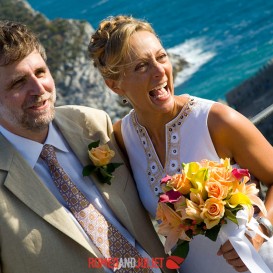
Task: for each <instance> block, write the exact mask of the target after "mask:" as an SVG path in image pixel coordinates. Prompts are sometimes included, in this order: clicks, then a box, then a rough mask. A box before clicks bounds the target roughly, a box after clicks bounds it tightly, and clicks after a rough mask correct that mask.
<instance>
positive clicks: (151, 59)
mask: <svg viewBox="0 0 273 273" xmlns="http://www.w3.org/2000/svg"><path fill="white" fill-rule="evenodd" d="M117 37H118V38H119V39H117ZM88 50H89V54H90V57H91V59H92V60H93V62H94V64H95V66H96V67H97V68H98V69H99V71H100V72H101V74H102V76H103V77H104V80H105V83H106V84H107V85H108V86H109V87H110V88H111V89H112V91H113V92H115V93H117V94H119V95H121V96H123V97H126V99H127V100H128V101H129V102H130V103H131V105H132V106H133V110H132V111H131V112H130V113H129V114H128V115H127V116H125V117H124V118H123V119H122V120H120V121H118V122H117V123H116V124H115V125H114V129H115V136H116V139H117V141H118V143H119V145H120V147H121V149H122V150H123V151H124V154H125V155H127V156H128V158H129V161H130V164H131V168H132V171H133V174H134V178H135V181H136V184H137V187H138V191H139V195H140V197H141V200H142V203H143V205H144V206H145V208H146V209H147V211H148V212H149V213H150V215H151V217H152V218H155V215H156V208H157V203H158V194H159V193H160V181H161V179H162V178H163V177H165V176H166V175H167V174H168V175H175V174H176V173H179V172H181V168H182V166H181V164H182V163H189V162H193V161H201V160H203V159H207V160H213V161H216V162H219V161H220V160H221V158H223V159H225V158H230V162H231V164H238V165H239V166H240V167H241V168H245V169H248V170H249V171H250V173H251V174H252V175H254V176H255V177H257V178H258V179H259V180H261V181H263V182H264V183H265V184H266V185H267V186H269V187H271V185H272V183H273V180H272V177H273V166H272V164H271V163H270V162H271V159H272V157H273V148H272V146H271V145H270V144H269V143H268V142H267V141H266V139H265V138H264V137H263V136H262V135H261V133H260V132H259V131H258V130H257V129H256V128H255V127H254V126H253V124H252V123H251V122H250V121H249V120H248V119H247V118H245V117H244V116H242V115H241V114H240V113H238V112H236V111H234V110H233V109H232V108H230V107H228V106H226V105H224V104H221V103H216V102H214V101H211V100H206V99H201V98H199V97H195V96H191V95H189V94H183V95H181V96H175V95H174V94H175V92H174V84H173V74H172V65H171V62H170V60H169V57H168V55H167V53H166V50H165V49H164V48H163V46H162V44H161V42H160V40H159V38H158V37H157V35H156V34H155V32H154V30H153V29H152V28H151V26H150V25H149V24H148V23H147V22H145V21H143V20H138V19H135V18H133V17H130V16H116V17H111V18H107V19H105V20H103V21H102V22H101V24H100V25H99V28H98V29H97V30H96V32H95V33H94V34H93V35H92V37H91V40H90V43H89V47H88ZM265 205H266V208H267V210H268V216H267V217H268V219H269V220H270V221H271V222H272V223H273V210H272V207H273V191H272V190H270V191H268V196H267V199H266V203H265ZM251 241H252V243H253V245H254V246H255V248H256V249H257V250H259V248H260V247H261V245H262V243H263V238H262V237H260V236H259V235H256V236H255V237H253V238H252V239H251ZM190 249H191V250H190V253H189V255H188V256H187V258H186V260H185V262H184V263H183V265H182V271H183V272H184V273H185V272H186V273H188V272H205V273H206V272H210V273H218V272H222V273H232V272H235V271H239V272H243V271H247V265H245V264H244V263H243V262H242V260H241V259H240V257H239V256H238V254H237V253H236V251H235V250H234V249H233V247H232V245H231V243H230V242H229V241H227V242H225V243H224V244H221V242H220V240H217V241H216V242H211V241H210V240H209V239H207V238H205V237H201V238H199V237H198V236H197V237H196V238H195V240H193V242H191V243H190ZM207 249H211V251H207ZM219 249H221V251H219V252H218V250H219ZM217 252H218V254H219V256H218V255H217ZM200 257H202V259H200ZM225 261H226V262H225Z"/></svg>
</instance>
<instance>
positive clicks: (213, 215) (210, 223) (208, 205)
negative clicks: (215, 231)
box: [201, 197, 225, 229]
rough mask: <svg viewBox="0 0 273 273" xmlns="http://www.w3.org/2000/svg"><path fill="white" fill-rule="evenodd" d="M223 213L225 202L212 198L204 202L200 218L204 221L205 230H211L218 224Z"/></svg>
mask: <svg viewBox="0 0 273 273" xmlns="http://www.w3.org/2000/svg"><path fill="white" fill-rule="evenodd" d="M224 213H225V201H222V200H219V199H217V198H214V197H212V198H209V199H207V200H206V202H205V204H204V208H203V211H202V213H201V217H202V218H203V219H204V222H205V224H206V226H207V228H208V229H211V228H213V227H214V226H216V225H218V224H219V222H220V220H221V218H222V217H223V216H224Z"/></svg>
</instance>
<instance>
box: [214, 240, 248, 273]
mask: <svg viewBox="0 0 273 273" xmlns="http://www.w3.org/2000/svg"><path fill="white" fill-rule="evenodd" d="M217 255H218V256H221V255H223V257H224V259H225V260H226V262H227V263H228V264H230V265H231V266H232V267H233V268H234V269H235V270H236V271H237V272H245V271H248V268H247V267H246V266H245V264H244V263H243V261H242V260H241V258H240V257H239V255H238V254H237V252H236V251H235V249H234V248H233V246H232V244H231V243H230V241H226V242H225V243H224V244H223V245H222V246H221V247H220V249H219V250H218V252H217Z"/></svg>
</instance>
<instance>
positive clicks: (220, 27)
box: [29, 0, 273, 100]
mask: <svg viewBox="0 0 273 273" xmlns="http://www.w3.org/2000/svg"><path fill="white" fill-rule="evenodd" d="M29 3H30V4H31V6H32V7H33V8H34V9H36V10H38V11H40V12H42V13H43V14H44V15H46V16H47V17H48V18H49V19H55V18H60V17H61V18H73V19H81V20H86V21H88V22H90V24H91V25H92V26H93V27H94V28H96V27H97V26H98V24H99V22H100V21H101V20H102V19H103V18H105V17H107V16H109V15H117V14H130V15H133V16H135V17H138V18H144V19H146V20H148V21H149V22H150V23H152V25H153V27H154V29H155V30H156V32H157V33H158V35H159V36H160V38H161V41H162V42H163V44H164V46H165V47H166V48H167V49H169V50H170V51H173V52H176V53H178V54H180V55H181V56H183V57H184V58H185V59H186V60H187V61H188V62H189V63H190V66H189V68H188V69H185V71H183V72H182V73H181V74H179V75H178V77H177V79H176V82H175V85H176V88H175V92H176V94H182V93H190V94H192V95H196V96H200V97H203V98H208V99H214V100H218V99H224V98H225V94H226V93H227V92H228V91H230V90H231V89H232V88H234V87H236V86H237V85H239V84H240V83H241V82H243V81H244V80H245V79H247V78H249V77H250V76H252V75H254V74H255V73H256V72H257V71H258V69H260V68H262V67H263V66H264V65H265V64H266V63H267V62H268V61H269V60H270V59H271V58H273V1H272V0H195V1H192V0H168V1H162V0H161V1H158V0H136V1H127V0H101V1H94V0H43V1H37V0H30V1H29Z"/></svg>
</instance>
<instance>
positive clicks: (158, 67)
mask: <svg viewBox="0 0 273 273" xmlns="http://www.w3.org/2000/svg"><path fill="white" fill-rule="evenodd" d="M164 73H165V69H164V66H163V64H161V63H158V62H157V63H155V64H154V76H155V77H162V75H164Z"/></svg>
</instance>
